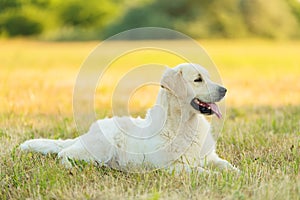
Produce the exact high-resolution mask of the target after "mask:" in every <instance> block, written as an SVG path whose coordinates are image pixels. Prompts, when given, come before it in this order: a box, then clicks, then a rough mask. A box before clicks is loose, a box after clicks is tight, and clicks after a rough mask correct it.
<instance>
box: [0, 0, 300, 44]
mask: <svg viewBox="0 0 300 200" xmlns="http://www.w3.org/2000/svg"><path fill="white" fill-rule="evenodd" d="M145 26H158V27H165V28H171V29H174V30H178V31H180V32H183V33H185V34H187V35H189V36H192V37H196V38H244V37H264V38H272V39H278V38H284V39H294V38H300V1H299V0H272V1H266V0H88V1H82V0H66V1H61V0H0V37H17V36H25V37H34V38H40V39H47V40H90V39H105V38H107V37H109V36H111V35H113V34H116V33H119V32H120V31H124V30H127V29H131V28H137V27H145Z"/></svg>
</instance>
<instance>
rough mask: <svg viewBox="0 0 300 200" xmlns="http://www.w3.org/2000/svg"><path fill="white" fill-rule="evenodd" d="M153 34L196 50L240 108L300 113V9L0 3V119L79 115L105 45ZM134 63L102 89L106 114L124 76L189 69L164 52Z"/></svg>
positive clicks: (143, 0)
mask: <svg viewBox="0 0 300 200" xmlns="http://www.w3.org/2000/svg"><path fill="white" fill-rule="evenodd" d="M146 26H157V27H165V28H170V29H173V30H177V31H180V32H182V33H185V34H187V35H188V36H190V37H192V38H194V39H195V40H197V41H198V42H199V44H200V45H201V46H202V47H204V48H205V49H206V50H207V52H208V55H209V56H210V57H211V58H212V60H213V61H214V62H215V63H216V66H217V67H218V69H219V71H220V75H221V77H222V78H223V81H224V85H225V86H226V87H227V88H228V91H229V92H228V95H227V103H228V105H230V106H231V107H232V108H233V107H251V108H253V107H262V106H263V107H264V106H267V107H269V106H276V107H281V106H287V105H299V104H300V92H299V91H300V80H299V77H300V70H299V69H300V56H299V52H300V40H299V39H300V1H299V0H272V2H271V1H266V0H222V1H221V0H163V1H161V0H88V1H82V0H68V1H61V0H0V60H1V62H0V70H1V71H0V72H1V73H0V86H1V88H2V90H1V91H0V96H1V97H2V98H1V99H0V112H1V111H2V112H4V113H10V112H12V113H45V114H49V113H53V114H57V113H71V112H72V91H73V88H74V84H75V81H76V75H77V73H78V72H79V70H80V67H81V64H82V63H83V61H84V60H85V59H86V58H87V57H88V55H89V54H90V52H91V51H92V50H93V49H94V48H95V47H96V46H97V45H98V44H99V41H103V40H105V39H107V38H108V37H110V36H112V35H114V34H117V33H119V32H121V31H124V30H128V29H131V28H137V27H146ZM175 43H176V44H177V45H178V48H184V47H183V46H181V45H180V42H176V41H175ZM131 45H133V43H132V41H123V42H120V43H118V44H116V45H115V46H114V48H118V47H121V46H123V47H124V46H125V47H130V46H131ZM112 51H113V49H112ZM194 53H195V55H196V56H197V53H198V52H194ZM106 54H107V55H106ZM109 54H110V51H107V52H103V55H102V56H103V59H106V56H109ZM134 55H135V57H130V59H127V60H126V59H125V61H124V62H118V66H116V65H117V64H116V63H117V62H115V63H114V65H115V69H117V70H115V71H114V72H112V73H111V74H110V75H108V78H106V79H105V80H106V81H104V82H102V83H101V84H102V88H99V90H98V91H99V94H97V106H96V107H97V108H99V110H103V108H109V106H110V102H109V99H110V95H111V92H112V88H113V86H114V82H113V80H116V81H118V80H119V79H118V78H117V75H118V74H120V73H119V72H121V71H122V72H124V71H126V70H129V69H131V68H132V67H136V66H137V65H139V64H141V63H149V62H150V61H155V60H156V62H161V63H166V64H167V65H168V66H171V67H172V66H176V65H177V64H180V63H181V62H182V61H181V60H180V59H174V58H173V57H172V56H171V55H169V56H166V55H164V54H163V52H152V53H151V52H149V51H144V52H139V53H137V54H134ZM204 67H205V66H204ZM121 68H122V70H120V69H121ZM120 76H122V74H121V75H120ZM33 80H34V81H33ZM156 89H157V88H156ZM156 93H157V92H156V90H150V89H149V88H148V89H147V90H146V92H145V91H142V90H141V91H140V93H139V94H137V95H135V97H136V100H137V101H133V102H134V103H132V105H133V106H132V110H133V112H132V114H134V113H135V112H137V113H138V114H140V112H141V110H146V108H148V107H149V106H150V105H151V104H153V102H155V98H156ZM138 101H139V103H138ZM49 104H51V106H49ZM104 110H105V112H104V111H102V112H103V113H102V112H101V113H102V114H103V115H107V114H109V113H107V109H104ZM101 116H102V115H100V116H99V117H101Z"/></svg>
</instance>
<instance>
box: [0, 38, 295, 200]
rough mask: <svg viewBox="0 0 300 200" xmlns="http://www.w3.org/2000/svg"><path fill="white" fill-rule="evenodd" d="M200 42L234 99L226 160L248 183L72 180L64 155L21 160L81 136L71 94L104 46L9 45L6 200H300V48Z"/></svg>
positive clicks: (3, 84)
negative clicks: (38, 147) (37, 141)
mask: <svg viewBox="0 0 300 200" xmlns="http://www.w3.org/2000/svg"><path fill="white" fill-rule="evenodd" d="M200 42H201V43H203V45H204V46H205V48H206V49H207V50H208V53H209V54H210V55H211V56H212V58H213V60H214V61H215V62H216V64H217V65H218V66H219V70H220V72H221V75H222V78H223V80H224V83H225V85H226V86H227V88H228V89H229V93H228V98H227V117H226V121H225V126H224V129H223V132H222V135H221V136H220V137H219V139H218V147H217V151H218V153H219V155H220V156H221V157H223V158H225V159H227V160H228V161H230V162H231V163H233V164H235V165H236V166H237V167H238V168H240V170H241V171H242V173H241V174H240V175H237V174H235V173H231V172H220V173H218V174H214V173H212V174H200V175H197V174H194V173H193V174H191V175H188V174H181V175H179V176H175V175H171V174H169V173H166V172H164V171H156V172H151V173H147V174H127V173H122V172H118V171H115V170H110V169H107V168H103V167H96V166H93V165H90V164H87V163H84V162H76V164H75V167H74V168H73V169H71V170H66V169H64V168H63V166H61V165H60V163H59V160H57V159H56V157H55V155H47V156H42V155H40V154H38V153H23V152H20V151H19V150H18V149H17V147H18V145H19V144H20V143H21V142H23V141H24V140H26V139H30V138H39V137H47V138H72V137H76V136H78V135H80V134H81V133H79V132H77V130H76V126H75V124H74V122H73V115H72V88H73V85H74V81H75V79H76V73H77V72H78V70H79V68H80V64H81V63H82V61H83V59H84V58H85V57H86V56H87V55H88V53H89V52H90V51H91V50H92V48H93V47H94V46H95V45H96V44H97V43H96V42H92V43H42V42H32V41H0V46H1V49H0V60H1V63H0V69H1V73H0V88H1V90H0V145H1V147H0V188H1V191H0V199H26V198H29V199H153V200H154V199H299V196H300V173H299V172H300V168H299V166H300V94H299V93H300V92H299V91H300V80H299V77H300V70H299V63H300V57H299V56H298V54H297V53H298V52H300V42H297V41H295V42H294V41H293V42H277V43H273V42H269V41H256V40H255V41H218V40H212V41H203V42H202V41H200ZM162 59H166V58H162ZM170 62H171V61H170ZM128 65H130V63H129V64H128ZM105 86H106V87H107V88H110V87H112V86H111V85H110V83H109V82H108V83H107V84H106V85H105ZM108 90H109V89H108ZM154 96H155V94H153V98H154ZM138 97H139V96H137V98H138ZM149 98H150V97H149ZM151 98H152V97H151ZM151 98H150V100H149V104H150V103H151V101H152V99H151ZM145 107H146V105H145ZM145 107H143V106H141V107H137V108H135V109H136V111H139V110H140V113H142V112H143V110H144V109H145ZM103 110H104V111H105V112H108V113H109V110H108V107H107V106H105V107H103ZM104 111H103V113H105V112H104ZM140 113H138V114H140ZM101 117H104V116H101Z"/></svg>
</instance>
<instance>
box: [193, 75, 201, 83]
mask: <svg viewBox="0 0 300 200" xmlns="http://www.w3.org/2000/svg"><path fill="white" fill-rule="evenodd" d="M202 81H203V79H202V77H201V76H200V77H198V78H196V79H195V80H194V82H202Z"/></svg>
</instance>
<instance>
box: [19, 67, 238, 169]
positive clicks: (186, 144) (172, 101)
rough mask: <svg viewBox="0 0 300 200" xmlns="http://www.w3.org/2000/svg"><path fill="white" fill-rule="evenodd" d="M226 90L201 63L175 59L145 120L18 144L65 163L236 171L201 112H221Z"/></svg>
mask: <svg viewBox="0 0 300 200" xmlns="http://www.w3.org/2000/svg"><path fill="white" fill-rule="evenodd" d="M225 93H226V89H225V88H224V87H222V86H220V85H218V84H216V83H214V82H212V81H211V80H210V78H209V74H208V72H207V71H206V70H205V69H204V68H203V67H201V66H200V65H197V64H191V63H184V64H180V65H178V66H177V67H175V68H173V69H171V68H169V69H167V70H166V72H165V73H164V75H163V77H162V79H161V89H160V91H159V94H158V97H157V102H156V105H155V106H154V107H153V108H151V109H149V110H148V112H147V115H146V117H145V119H141V118H131V117H113V118H105V119H101V120H98V121H97V122H95V123H93V124H92V126H91V127H90V129H89V131H88V132H87V133H86V134H84V135H82V136H80V137H77V138H75V139H67V140H50V139H33V140H28V141H26V142H24V143H23V144H21V145H20V148H21V150H28V151H35V152H41V153H43V154H47V153H57V154H58V157H59V158H61V159H62V163H63V164H64V165H65V166H66V167H72V164H71V163H70V161H69V159H78V160H85V161H87V162H93V163H98V164H102V165H105V166H108V167H112V168H116V169H119V170H123V171H125V170H127V171H128V170H131V171H136V170H142V169H158V168H168V169H170V170H175V171H176V172H181V171H182V170H185V171H187V172H190V171H191V170H192V169H196V170H197V171H200V172H202V171H206V170H205V169H204V168H203V167H206V166H209V167H217V168H219V169H230V170H238V169H237V168H235V167H233V166H232V165H231V164H230V163H229V162H227V161H226V160H223V159H221V158H219V156H218V155H217V154H216V153H215V141H214V139H213V137H212V135H211V133H210V124H209V122H208V121H207V119H206V118H205V117H204V115H213V114H215V115H216V116H217V117H218V118H221V117H222V114H221V112H220V110H219V108H218V106H217V104H216V103H215V102H218V101H220V100H221V99H222V98H223V97H224V96H225Z"/></svg>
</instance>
